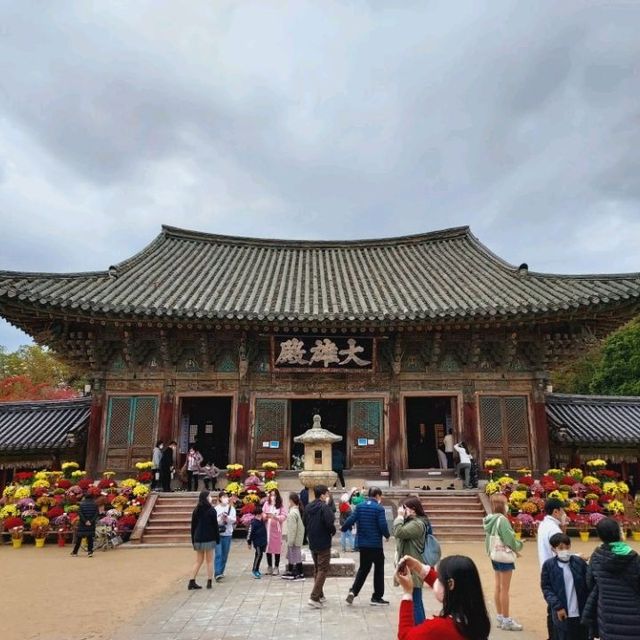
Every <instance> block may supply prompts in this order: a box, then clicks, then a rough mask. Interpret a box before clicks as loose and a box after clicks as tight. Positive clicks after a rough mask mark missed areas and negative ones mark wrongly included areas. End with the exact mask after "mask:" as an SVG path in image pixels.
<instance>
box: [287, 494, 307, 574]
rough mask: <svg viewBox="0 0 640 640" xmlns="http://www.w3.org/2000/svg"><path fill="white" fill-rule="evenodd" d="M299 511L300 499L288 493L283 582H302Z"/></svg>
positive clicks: (301, 523) (296, 495) (301, 535)
mask: <svg viewBox="0 0 640 640" xmlns="http://www.w3.org/2000/svg"><path fill="white" fill-rule="evenodd" d="M301 510H302V505H301V504H300V497H299V496H298V494H297V493H290V494H289V512H288V514H287V570H286V571H285V573H284V574H283V575H282V578H283V579H284V580H304V571H303V569H302V541H303V540H304V523H303V521H302V513H301Z"/></svg>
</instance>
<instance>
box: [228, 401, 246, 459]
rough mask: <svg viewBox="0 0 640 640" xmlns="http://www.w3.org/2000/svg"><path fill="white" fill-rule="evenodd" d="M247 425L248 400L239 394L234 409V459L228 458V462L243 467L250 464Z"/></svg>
mask: <svg viewBox="0 0 640 640" xmlns="http://www.w3.org/2000/svg"><path fill="white" fill-rule="evenodd" d="M249 426H250V425H249V400H248V399H247V398H245V397H243V396H239V399H238V409H237V411H236V439H235V442H236V459H235V460H229V462H230V463H233V462H237V463H239V464H243V465H244V467H245V469H248V468H249V467H250V466H251V464H252V463H251V451H250V442H251V438H250V435H251V434H250V429H249Z"/></svg>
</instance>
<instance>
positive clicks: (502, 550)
mask: <svg viewBox="0 0 640 640" xmlns="http://www.w3.org/2000/svg"><path fill="white" fill-rule="evenodd" d="M499 522H500V518H498V519H497V520H496V524H495V526H494V528H493V531H494V532H493V533H492V534H491V535H490V536H489V558H491V560H493V561H494V562H502V563H505V564H515V562H516V557H517V556H516V553H515V551H514V550H513V549H512V548H511V547H509V546H507V545H506V544H505V543H504V542H503V541H502V538H501V537H500V536H499V535H498V534H497V532H498V523H499Z"/></svg>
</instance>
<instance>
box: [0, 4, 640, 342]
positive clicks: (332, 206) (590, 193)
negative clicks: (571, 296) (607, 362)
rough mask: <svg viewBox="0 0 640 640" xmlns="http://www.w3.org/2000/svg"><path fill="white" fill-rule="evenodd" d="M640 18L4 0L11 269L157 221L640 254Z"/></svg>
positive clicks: (43, 263)
mask: <svg viewBox="0 0 640 640" xmlns="http://www.w3.org/2000/svg"><path fill="white" fill-rule="evenodd" d="M638 33H640V3H638V2H629V1H621V2H572V1H569V0H563V2H555V1H539V2H502V1H499V0H491V1H486V2H484V3H483V2H477V1H473V2H462V1H461V0H458V1H456V2H450V1H448V0H447V1H445V2H435V1H427V0H421V1H417V2H412V1H410V0H402V1H401V2H396V1H391V0H388V1H387V2H382V1H377V0H370V1H369V2H364V1H361V2H356V1H349V0H341V1H340V2H330V1H329V0H315V1H314V2H304V1H303V0H295V1H293V0H291V1H290V2H285V1H284V0H281V1H280V2H277V1H275V0H274V1H269V0H257V1H255V2H250V1H248V0H242V1H241V0H236V1H235V2H224V1H222V0H216V1H215V2H211V0H203V1H202V2H199V1H195V0H184V1H181V2H176V1H172V2H160V1H159V0H151V1H149V2H145V1H142V0H135V1H134V2H126V3H125V2H107V1H106V0H105V1H103V2H88V1H77V2H71V1H67V2H56V3H53V2H29V1H27V0H21V1H20V2H14V1H12V0H0V236H1V238H2V240H1V244H0V269H8V270H26V271H84V270H93V269H103V268H106V267H108V266H109V265H110V264H113V263H115V262H118V261H120V260H123V259H125V258H127V257H128V256H130V255H132V254H133V253H134V252H136V251H138V250H139V249H140V248H142V247H143V246H144V245H146V244H148V243H149V242H150V241H151V240H152V239H153V238H154V236H155V235H157V233H158V232H159V231H160V225H161V224H162V223H165V224H171V225H175V226H180V227H185V228H191V229H198V230H202V231H209V232H215V233H224V234H235V235H252V236H265V237H269V236H270V237H285V238H361V237H372V236H389V235H402V234H407V233H418V232H422V231H427V230H432V229H438V228H445V227H451V226H457V225H466V224H468V225H470V226H471V227H472V230H473V231H474V233H475V234H476V235H477V236H479V238H480V239H481V240H482V241H483V242H484V243H485V244H487V245H488V246H489V247H490V248H491V249H492V250H493V251H494V252H496V253H498V254H499V255H501V256H502V257H504V258H505V259H507V260H509V261H510V262H513V263H516V264H519V263H521V262H528V263H529V266H530V267H531V268H532V269H535V270H537V271H553V272H563V273H578V272H580V273H585V272H622V271H640V252H639V251H638V247H639V246H640V153H639V150H640V77H639V75H640V38H639V37H638ZM27 341H28V338H27V337H26V336H25V335H24V334H21V333H20V332H18V331H16V330H15V329H13V328H11V327H10V326H9V325H7V324H6V323H4V322H1V323H0V345H2V344H4V345H5V346H7V347H9V348H15V347H16V346H18V345H19V344H22V343H25V342H27Z"/></svg>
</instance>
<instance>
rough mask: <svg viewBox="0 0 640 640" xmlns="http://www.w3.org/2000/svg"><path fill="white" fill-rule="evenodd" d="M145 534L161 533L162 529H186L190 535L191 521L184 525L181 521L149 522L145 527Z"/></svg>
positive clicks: (173, 530)
mask: <svg viewBox="0 0 640 640" xmlns="http://www.w3.org/2000/svg"><path fill="white" fill-rule="evenodd" d="M144 531H145V535H146V534H147V533H162V532H163V531H164V532H166V533H170V532H175V531H178V532H180V531H187V532H188V534H189V535H191V523H189V524H188V525H187V526H185V524H184V523H182V522H161V523H159V524H155V523H150V524H148V525H147V526H146V527H145V530H144Z"/></svg>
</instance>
